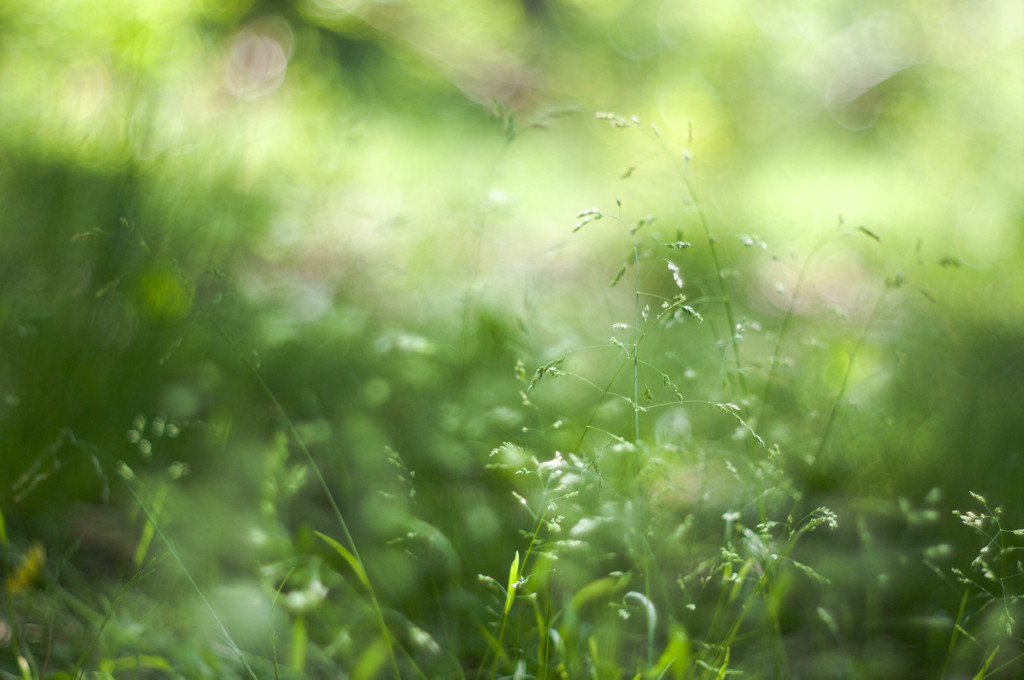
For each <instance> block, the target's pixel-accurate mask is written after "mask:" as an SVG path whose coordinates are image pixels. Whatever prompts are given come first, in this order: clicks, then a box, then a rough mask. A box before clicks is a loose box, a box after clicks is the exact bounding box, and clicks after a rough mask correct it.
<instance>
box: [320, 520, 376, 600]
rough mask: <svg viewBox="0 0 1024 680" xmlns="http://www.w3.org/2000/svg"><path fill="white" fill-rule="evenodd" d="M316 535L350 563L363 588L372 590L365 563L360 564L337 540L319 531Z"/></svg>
mask: <svg viewBox="0 0 1024 680" xmlns="http://www.w3.org/2000/svg"><path fill="white" fill-rule="evenodd" d="M314 533H315V534H316V535H317V536H319V537H320V538H322V539H323V540H324V543H326V544H327V545H329V546H331V548H333V549H334V552H336V553H338V554H339V555H341V558H342V559H343V560H345V562H347V563H348V566H350V567H352V571H354V572H355V573H356V578H358V579H359V582H360V583H361V584H363V587H364V588H366V589H367V590H370V579H369V577H368V576H367V575H366V570H365V569H363V563H362V562H360V561H359V560H358V559H357V558H356V556H355V555H353V554H352V552H351V551H350V550H349V549H348V548H346V547H345V546H343V545H342V544H341V543H338V542H337V541H336V540H334V539H333V538H331V537H330V536H328V535H327V534H323V533H321V532H319V531H315V532H314Z"/></svg>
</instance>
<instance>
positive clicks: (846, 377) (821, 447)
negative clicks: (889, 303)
mask: <svg viewBox="0 0 1024 680" xmlns="http://www.w3.org/2000/svg"><path fill="white" fill-rule="evenodd" d="M889 289H890V286H889V284H888V283H887V284H886V288H885V290H883V291H882V294H881V295H879V296H878V300H876V301H875V305H874V307H872V308H871V314H870V315H869V316H868V320H867V321H866V322H865V324H864V329H863V330H862V331H861V334H860V337H858V338H857V344H856V345H854V348H853V350H851V351H850V360H849V361H848V362H847V364H846V371H844V372H843V380H842V382H841V383H840V384H839V392H838V394H836V400H835V403H834V404H833V405H832V411H831V412H830V413H829V414H828V421H827V422H826V423H825V430H824V432H822V435H821V441H820V442H819V443H818V448H817V450H815V452H814V456H813V457H812V458H811V465H812V467H816V466H817V465H818V463H819V462H820V461H821V456H822V454H823V453H824V452H825V447H826V446H827V445H828V442H829V439H830V438H831V436H832V428H833V427H834V426H835V423H836V416H837V415H838V414H839V406H840V405H841V404H842V403H843V398H844V397H845V396H846V388H847V386H848V385H849V382H850V374H851V373H852V372H853V363H854V361H856V359H857V354H859V353H860V350H861V348H862V347H863V346H864V343H865V342H866V341H867V338H868V332H869V331H870V330H871V327H872V325H873V324H874V321H875V317H876V316H877V315H878V312H879V310H880V309H881V306H882V301H883V300H885V297H886V295H888V293H889Z"/></svg>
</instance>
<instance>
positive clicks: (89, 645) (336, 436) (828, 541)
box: [0, 113, 1024, 680]
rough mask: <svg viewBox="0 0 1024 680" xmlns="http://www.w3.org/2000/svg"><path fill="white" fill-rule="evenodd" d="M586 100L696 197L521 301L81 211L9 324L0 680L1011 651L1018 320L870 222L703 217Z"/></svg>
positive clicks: (903, 661) (1016, 647)
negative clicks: (983, 304)
mask: <svg viewBox="0 0 1024 680" xmlns="http://www.w3.org/2000/svg"><path fill="white" fill-rule="evenodd" d="M596 117H597V119H598V120H600V121H602V122H607V123H610V124H611V126H612V127H613V128H617V129H619V130H620V131H621V132H622V133H626V134H635V133H640V134H643V135H645V136H646V137H645V139H643V140H638V139H633V138H631V139H629V140H628V141H627V142H626V143H628V144H631V145H636V146H645V148H646V147H652V148H654V149H655V150H656V152H657V153H659V154H662V155H663V156H664V157H665V158H667V159H668V167H670V168H671V170H669V171H667V172H669V173H671V176H670V177H669V178H668V179H667V180H666V181H667V186H669V187H671V194H672V195H670V196H668V197H667V198H660V199H658V203H659V204H660V206H661V207H662V210H661V212H660V213H655V214H653V215H652V214H648V212H647V210H646V209H644V210H642V211H637V210H635V209H634V208H633V207H632V205H631V202H630V199H629V198H626V199H622V198H615V197H612V198H610V199H608V201H607V203H606V204H605V205H602V206H601V207H588V208H584V209H581V210H580V211H579V213H578V214H577V215H576V222H575V225H573V223H572V221H571V219H570V218H567V219H566V222H565V224H564V225H560V226H559V227H558V228H559V229H562V230H563V231H564V233H565V234H566V235H567V237H570V236H569V235H571V234H572V233H573V232H578V233H576V234H575V235H572V236H571V239H572V240H571V241H569V243H570V244H571V245H569V246H568V247H567V248H566V250H567V251H572V249H573V248H578V250H577V251H575V252H579V253H585V252H591V251H587V250H586V248H587V246H586V245H585V244H586V243H587V239H588V238H589V239H593V240H595V241H599V242H600V243H601V248H600V249H599V250H598V251H597V253H596V254H592V255H586V256H581V257H583V258H584V259H586V260H588V264H587V265H586V267H577V268H572V270H571V272H572V275H573V276H572V277H570V276H564V278H562V279H560V280H559V284H560V285H562V286H564V287H565V289H564V290H563V291H561V292H560V293H559V294H558V295H556V294H554V292H553V291H552V290H551V289H550V288H547V289H542V292H541V294H539V295H537V296H536V297H535V298H534V299H533V300H530V301H528V302H527V303H525V304H524V305H523V306H522V307H513V306H510V305H508V304H507V301H506V300H502V299H496V300H490V299H488V298H487V296H486V295H485V294H484V292H481V291H480V289H479V288H474V286H473V282H470V284H469V285H468V286H467V287H466V290H465V291H464V292H463V293H462V294H460V295H458V296H457V299H456V300H455V301H454V302H452V301H450V300H449V301H445V300H438V302H437V306H436V309H437V310H445V309H447V310H448V311H447V312H444V311H439V312H435V313H433V314H432V315H431V316H430V317H429V318H428V316H427V315H423V314H418V313H417V312H416V310H408V309H390V310H388V313H386V314H385V313H382V312H381V310H382V309H384V308H386V307H387V306H388V305H395V302H394V297H393V292H392V291H389V289H388V286H389V284H388V282H387V276H385V275H382V274H380V273H379V272H375V271H373V270H372V269H361V268H360V265H358V263H350V265H349V266H348V268H347V269H346V270H345V271H329V270H327V269H324V270H323V271H314V269H315V267H316V266H317V265H318V264H322V263H318V262H317V260H316V257H315V253H309V252H302V251H296V252H295V253H294V254H293V255H292V256H291V257H279V258H277V259H270V258H264V259H261V258H260V257H259V256H255V255H253V256H250V257H248V258H247V257H242V256H239V257H235V258H233V259H229V258H225V259H224V261H223V262H221V263H220V264H219V265H218V264H216V262H217V260H218V258H211V260H212V261H207V260H204V259H203V258H200V257H195V256H194V257H192V258H189V257H177V256H175V255H174V253H176V252H177V250H178V249H177V246H176V245H175V244H174V243H173V242H171V241H166V242H161V243H158V242H157V238H156V237H155V236H151V235H150V234H151V233H152V232H151V231H150V229H149V227H148V226H147V224H146V223H145V221H144V220H140V221H139V222H134V221H128V220H116V221H109V220H108V221H104V220H102V219H100V218H99V217H96V219H95V220H94V221H95V222H96V223H99V224H102V225H103V226H102V227H91V228H87V229H82V228H81V227H79V226H77V225H76V226H75V227H74V231H73V233H70V234H66V236H68V238H66V239H63V241H64V243H63V245H62V246H61V247H60V248H59V249H58V250H57V251H56V252H55V253H53V254H51V257H52V258H53V264H52V266H53V267H58V266H65V267H70V268H71V269H73V270H77V271H82V272H84V273H83V274H82V280H81V281H79V282H77V283H65V284H55V285H60V286H62V287H61V288H60V290H59V291H56V293H54V291H50V294H49V295H44V296H43V297H45V298H46V299H47V300H49V301H50V304H52V305H54V307H55V309H57V310H59V314H58V315H56V316H54V315H51V314H39V315H38V316H36V317H33V316H32V314H31V310H32V309H33V305H37V304H38V299H37V298H33V297H31V295H43V293H41V292H40V291H39V290H28V289H25V290H23V291H22V292H21V293H19V295H20V296H21V297H16V298H15V303H16V305H18V311H17V312H15V313H13V314H12V316H11V317H10V319H9V320H8V321H7V322H6V323H5V324H4V327H3V334H4V337H3V342H4V346H5V347H6V348H7V352H6V353H5V361H6V362H7V364H5V365H4V368H3V371H4V372H3V377H4V379H5V380H7V381H8V382H10V383H11V384H12V385H13V386H14V387H12V389H11V391H10V394H11V395H14V394H26V395H28V394H31V395H32V397H31V398H32V399H38V400H40V401H39V402H38V403H34V402H33V404H31V405H29V406H31V408H29V406H24V407H23V408H22V413H25V412H28V413H32V414H40V415H42V414H50V416H51V420H52V422H51V421H50V420H47V421H45V422H43V423H35V424H33V423H31V422H28V421H24V420H18V419H16V418H11V417H5V419H4V420H3V427H4V428H5V430H4V432H5V436H6V437H7V440H8V441H9V442H14V443H16V444H17V445H18V447H19V448H18V449H17V451H18V453H16V454H15V453H11V454H5V455H10V456H14V457H8V458H5V472H4V474H5V477H4V479H3V482H4V484H5V488H8V489H10V490H11V491H12V495H11V496H10V497H6V498H5V500H4V504H3V505H2V506H0V512H2V514H0V545H2V549H3V565H4V566H3V569H4V572H3V573H4V596H3V611H2V612H0V645H2V647H0V652H2V656H0V676H2V677H5V678H76V679H77V678H84V677H90V678H101V677H103V678H110V677H114V678H128V677H133V678H134V677H154V678H157V677H176V678H177V677H187V678H198V677H210V678H213V677H216V678H225V677H249V678H269V677H274V678H289V677H294V678H300V677H339V676H341V677H351V678H355V679H359V680H363V679H369V678H374V677H394V678H492V679H494V678H510V677H511V678H552V679H553V678H679V679H682V678H714V679H716V680H718V679H721V678H725V677H732V676H741V677H754V678H818V677H821V678H825V677H829V678H831V677H904V678H915V677H921V678H936V677H947V678H957V677H976V678H982V677H1012V676H1013V675H1014V674H1015V673H1016V672H1019V670H1020V669H1021V668H1022V667H1024V661H1022V660H1024V639H1022V636H1021V628H1020V625H1021V624H1020V620H1021V617H1022V616H1024V612H1021V611H1020V607H1021V605H1020V598H1021V595H1022V594H1024V568H1022V567H1021V557H1020V551H1021V549H1022V547H1024V515H1022V512H1021V509H1020V507H1019V492H1020V490H1021V488H1022V487H1021V482H1022V481H1024V477H1022V469H1024V468H1022V465H1024V463H1022V452H1021V449H1020V442H1021V441H1022V440H1024V438H1022V437H1021V431H1020V427H1021V425H1020V421H1019V418H1015V417H1011V415H1012V411H1013V410H1014V409H1013V406H1012V405H1013V404H1020V403H1021V401H1022V400H1021V397H1022V395H1021V383H1020V381H1019V380H1015V379H1013V378H1012V377H1010V376H1013V375H1019V372H1020V371H1019V370H1018V369H1020V368H1021V366H1024V359H1022V355H1021V349H1020V348H1021V347H1022V346H1024V345H1022V344H1021V343H1020V340H1021V334H1020V330H1019V329H1016V328H1013V327H1011V326H1009V325H1007V326H1006V327H1002V328H992V327H990V326H985V325H981V324H984V323H986V322H977V321H975V322H973V323H975V324H979V326H978V327H976V328H971V327H969V324H970V323H971V322H969V321H968V320H967V319H966V317H967V315H968V311H966V310H963V309H958V308H955V307H952V306H951V305H952V303H951V302H950V301H949V297H948V296H946V295H944V294H943V293H942V291H943V290H945V289H946V288H948V287H951V286H955V285H957V284H956V282H955V281H952V282H951V281H950V277H955V276H956V274H957V271H956V269H957V268H956V266H955V264H954V260H951V259H948V258H933V259H931V260H929V259H928V257H927V256H926V255H924V254H923V253H922V251H921V248H920V246H919V247H918V248H917V249H916V250H915V252H914V254H913V255H912V256H911V257H909V258H902V254H898V255H899V258H900V259H901V263H900V264H899V265H894V264H893V262H894V257H895V256H896V255H897V254H894V253H891V252H889V251H888V250H887V246H886V234H884V233H881V232H880V230H876V229H875V228H873V227H871V226H865V225H857V226H853V227H851V226H848V225H846V224H845V223H844V222H843V220H842V219H840V220H839V224H838V226H836V227H835V228H834V229H831V230H829V231H828V233H827V235H826V236H825V237H823V238H821V239H820V240H819V241H817V242H816V243H813V244H811V245H810V246H809V247H804V246H801V245H800V244H795V243H781V244H772V243H768V242H765V241H764V240H762V239H761V238H760V237H759V236H757V235H755V234H748V233H736V232H735V230H734V229H733V228H732V227H727V226H721V225H719V224H717V223H716V218H715V214H714V212H712V211H711V210H709V209H706V208H705V207H704V205H703V203H702V202H701V201H700V199H699V198H698V192H697V189H696V187H697V182H695V181H694V180H692V179H691V175H690V172H691V167H690V165H691V158H690V154H689V153H688V152H683V153H681V154H678V155H676V153H675V152H673V151H672V150H671V149H672V148H673V147H672V145H671V144H668V143H666V142H665V140H664V138H663V136H662V133H661V131H660V130H659V129H658V127H657V126H655V125H650V124H645V123H643V122H642V121H640V120H639V119H638V118H623V117H620V116H617V115H615V114H610V113H599V114H597V116H596ZM507 128H508V124H507V121H506V129H507ZM608 134H616V133H612V132H609V133H608ZM634 169H635V168H631V169H630V170H627V171H626V172H625V173H623V177H622V182H627V181H633V180H632V179H630V177H629V176H630V175H631V174H632V173H633V170H634ZM111 200H115V199H113V198H112V199H111ZM116 200H129V199H127V198H125V197H124V196H122V197H121V198H119V199H116ZM638 202H639V201H638ZM646 207H647V206H645V208H646ZM112 210H113V212H117V210H115V209H112ZM637 212H639V213H640V214H636V213H637ZM570 217H571V216H570ZM53 228H54V229H56V230H59V229H60V228H61V227H59V226H57V225H56V223H55V224H54V227H53ZM477 236H478V237H479V238H480V239H481V241H484V240H485V239H486V231H484V230H483V229H480V230H478V232H477ZM576 244H580V245H576ZM24 247H25V249H26V252H30V251H32V249H33V248H32V246H31V245H25V246H24ZM609 253H612V254H615V256H609ZM619 256H621V257H619ZM567 257H568V256H567ZM551 275H552V276H555V275H556V274H554V273H552V274H551ZM574 277H575V280H574ZM356 279H360V280H361V281H362V283H363V284H365V285H362V286H355V285H352V282H353V281H354V280H356ZM609 283H610V286H609ZM374 286H379V288H378V289H377V290H378V291H379V292H378V293H377V294H376V295H373V296H371V297H367V294H366V293H365V291H367V290H374ZM438 295H441V294H440V293H438ZM40 299H41V298H40ZM303 305H305V306H303ZM446 305H447V306H446ZM58 318H59V319H62V320H63V321H62V322H61V323H60V324H58V323H57V319H58ZM122 327H123V328H130V329H131V333H127V331H125V332H118V331H117V330H116V329H117V328H122ZM965 329H966V330H965ZM129 336H130V337H131V338H132V340H131V341H130V342H121V341H120V339H122V338H125V337H129ZM69 338H71V339H74V340H75V346H74V347H72V346H70V345H69V344H68V342H67V340H68V339H69ZM54 350H56V351H59V352H61V355H60V361H59V362H57V363H54V364H52V365H53V366H55V367H58V366H63V367H64V370H65V371H66V373H65V374H64V375H63V377H62V376H58V375H56V374H54V375H39V374H38V373H37V372H33V371H32V370H31V368H30V367H31V366H32V365H34V363H33V362H35V363H38V362H39V359H38V357H36V354H37V353H41V352H48V351H54ZM34 357H35V358H34ZM53 370H54V371H56V370H58V369H57V368H54V369H53ZM96 371H99V372H103V373H105V374H106V375H108V376H109V380H111V381H114V383H112V384H116V389H114V388H113V387H112V388H111V392H110V393H109V394H102V395H90V394H88V393H86V391H85V390H86V389H88V388H91V387H94V386H95V385H98V384H99V385H102V384H105V383H104V381H103V380H100V379H98V378H96V377H95V376H92V373H93V372H96ZM970 372H973V373H974V374H973V375H968V374H969V373H970ZM60 380H66V381H67V382H66V384H67V386H68V388H67V390H66V395H67V398H68V399H72V400H73V401H75V404H74V405H58V406H54V403H53V402H52V401H46V400H47V399H48V398H52V395H51V397H47V396H45V395H46V394H47V393H46V392H45V390H44V388H46V389H55V388H54V387H53V386H54V385H55V384H56V383H57V382H59V381H60ZM964 396H966V397H968V398H967V399H966V400H965V399H964ZM26 398H28V397H26ZM62 398H64V397H62ZM8 401H9V402H10V400H8ZM8 406H12V403H9V404H8ZM58 422H60V423H63V424H64V425H63V427H62V428H60V429H59V430H58V431H57V432H58V433H57V434H56V435H54V434H53V432H54V428H55V427H56V424H57V423H58ZM5 446H6V445H5ZM5 450H6V449H5ZM10 450H11V451H12V452H13V451H15V449H14V448H11V449H10Z"/></svg>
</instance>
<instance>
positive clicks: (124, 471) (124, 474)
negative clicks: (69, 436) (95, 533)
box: [120, 463, 259, 680]
mask: <svg viewBox="0 0 1024 680" xmlns="http://www.w3.org/2000/svg"><path fill="white" fill-rule="evenodd" d="M120 474H121V479H122V480H124V484H125V486H126V487H128V491H129V492H130V493H131V495H132V497H133V498H134V499H135V502H136V503H138V504H139V508H141V509H142V512H143V514H145V515H146V519H147V520H148V521H149V523H150V524H152V525H153V529H154V530H155V531H156V534H157V536H159V537H160V540H161V542H163V544H164V545H165V546H166V547H167V551H168V552H169V553H170V555H171V557H172V558H174V561H175V562H176V563H177V564H178V568H179V569H181V573H183V574H184V575H185V578H186V579H187V580H188V582H189V584H190V585H191V586H192V588H193V589H194V590H195V591H196V593H197V594H198V595H199V599H200V600H201V601H202V603H203V605H204V606H205V607H206V609H207V611H209V612H210V615H211V616H212V617H213V620H214V622H215V623H216V624H217V627H218V628H219V629H220V632H221V635H223V636H224V640H225V641H226V642H227V644H228V646H229V647H230V648H231V651H232V652H234V653H235V654H236V655H237V656H238V658H239V660H240V661H241V662H242V666H244V667H245V670H246V671H247V672H248V673H249V676H250V677H251V678H252V679H253V680H259V678H258V677H257V675H256V671H254V670H253V669H252V666H250V665H249V661H248V660H247V659H246V658H245V653H244V652H242V649H241V648H240V647H239V646H238V644H237V643H236V642H235V639H234V638H233V637H231V633H229V632H228V629H227V627H226V626H225V625H224V622H223V621H222V620H221V618H220V616H218V615H217V610H215V609H214V608H213V605H212V604H211V603H210V601H209V600H208V599H207V597H206V593H204V592H203V589H202V588H200V587H199V584H198V583H196V580H195V578H193V576H192V572H191V571H189V569H188V567H186V566H185V563H184V562H183V561H182V559H181V555H180V554H179V553H178V551H177V549H176V548H175V547H174V544H173V543H172V542H171V539H170V538H169V537H168V536H167V534H165V533H164V530H163V528H162V527H161V526H160V525H159V524H158V523H157V520H156V516H155V515H154V514H153V513H152V512H151V511H150V508H149V505H148V504H147V503H146V502H145V501H143V500H142V496H141V495H139V492H138V490H137V489H136V488H135V485H134V484H133V483H132V480H133V479H135V473H134V472H132V470H131V468H129V467H128V465H127V464H125V463H121V470H120Z"/></svg>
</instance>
